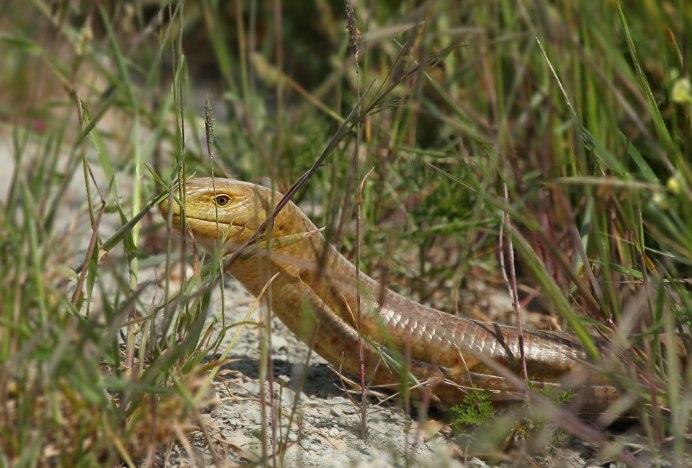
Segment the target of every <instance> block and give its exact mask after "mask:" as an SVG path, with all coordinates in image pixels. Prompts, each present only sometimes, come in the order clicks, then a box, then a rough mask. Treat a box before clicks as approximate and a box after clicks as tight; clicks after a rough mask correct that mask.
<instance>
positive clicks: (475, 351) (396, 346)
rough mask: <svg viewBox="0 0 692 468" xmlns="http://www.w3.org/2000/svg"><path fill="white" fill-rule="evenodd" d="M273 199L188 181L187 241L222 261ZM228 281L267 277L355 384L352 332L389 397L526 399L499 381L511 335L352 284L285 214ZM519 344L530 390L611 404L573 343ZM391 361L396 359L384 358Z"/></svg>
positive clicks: (285, 308)
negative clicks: (403, 392)
mask: <svg viewBox="0 0 692 468" xmlns="http://www.w3.org/2000/svg"><path fill="white" fill-rule="evenodd" d="M280 198H281V195H280V194H278V193H276V192H273V191H271V190H269V189H267V188H264V187H260V186H257V185H254V184H250V183H247V182H239V181H234V180H229V179H219V178H216V179H213V181H212V179H211V178H200V179H193V180H189V181H187V184H186V186H185V197H184V203H183V205H184V207H185V208H184V211H185V220H186V225H187V229H188V232H189V233H190V234H191V235H192V237H193V238H194V240H195V241H196V242H197V243H199V244H201V245H203V246H204V247H205V248H207V249H211V250H213V249H214V248H217V247H219V248H221V249H222V251H223V253H224V254H229V253H231V252H234V251H235V250H237V249H238V248H239V247H240V246H241V245H243V244H244V243H245V242H246V241H247V240H248V239H250V237H251V236H252V235H253V234H254V233H255V232H256V230H257V229H258V228H259V226H260V225H261V224H262V222H263V221H264V220H265V219H266V218H267V217H268V216H269V214H270V213H271V212H272V210H273V209H274V207H275V206H276V204H277V203H278V201H279V200H280ZM171 207H172V211H173V214H172V218H173V225H174V226H175V227H177V228H179V226H180V224H181V209H180V207H179V206H178V204H177V203H169V202H168V200H165V201H163V202H162V203H161V205H160V209H161V212H162V214H163V216H164V217H167V216H168V213H169V211H170V210H171ZM306 233H307V234H306ZM325 250H326V252H325ZM320 262H322V263H320ZM319 265H322V267H320V266H319ZM229 272H230V273H231V274H232V275H233V276H234V277H236V278H237V279H238V280H239V281H240V282H241V283H242V284H243V285H244V286H245V287H246V288H247V289H248V290H249V291H250V292H251V293H252V294H254V295H256V296H257V295H259V294H260V293H261V291H262V289H263V288H264V286H265V285H266V284H267V282H268V281H269V280H270V279H271V278H273V280H272V283H271V294H270V295H269V296H270V297H271V306H272V310H273V311H274V313H275V314H276V315H278V316H279V318H281V320H282V321H283V322H284V323H285V324H286V325H287V326H288V328H289V329H290V330H291V331H292V332H293V333H295V334H296V335H297V336H298V337H299V338H300V339H301V340H303V341H304V342H306V343H308V344H311V345H312V346H313V348H314V349H315V351H316V352H317V353H318V354H320V355H321V356H323V357H324V358H325V359H327V360H328V361H329V362H331V363H332V364H333V365H335V366H336V367H337V368H338V369H341V370H342V371H344V372H346V373H349V374H353V375H358V373H359V370H360V357H359V352H358V346H359V332H360V336H363V337H365V338H366V339H365V340H363V341H362V343H363V349H364V353H363V354H364V365H365V370H366V375H367V377H368V379H369V381H370V382H371V383H374V384H378V385H384V386H389V387H393V389H394V390H396V389H397V388H399V389H400V388H401V385H400V384H401V383H402V382H406V383H407V385H408V387H410V388H412V390H413V392H414V393H420V392H422V391H423V390H424V389H425V388H426V386H427V388H428V389H429V390H430V391H431V392H432V394H433V395H434V398H435V399H436V401H437V402H438V403H439V404H440V405H443V406H445V405H451V404H455V403H458V402H461V401H462V400H463V398H464V396H465V394H466V392H467V391H468V390H469V389H471V388H482V389H486V390H490V391H491V392H493V399H494V400H495V401H498V402H507V401H509V402H512V401H520V400H522V399H523V398H524V390H525V388H524V389H522V385H521V384H520V383H519V384H517V379H507V378H505V377H507V372H509V373H510V374H518V369H519V356H520V354H519V353H520V350H519V334H518V331H517V329H516V328H514V327H511V326H507V325H498V324H494V323H485V322H480V321H476V320H470V319H466V318H462V317H459V316H455V315H450V314H447V313H444V312H440V311H438V310H435V309H432V308H430V307H426V306H424V305H421V304H418V303H416V302H414V301H411V300H408V299H406V298H404V297H402V296H400V295H399V294H397V293H395V292H392V291H389V290H388V289H386V288H383V287H382V286H381V285H379V284H378V283H377V282H376V281H375V280H373V279H372V278H370V277H369V276H367V275H365V274H363V273H361V274H360V276H359V278H358V279H357V278H356V269H355V267H354V266H353V264H351V263H350V262H349V261H348V260H347V259H346V258H345V257H343V256H342V255H341V254H340V253H339V252H337V251H336V249H334V247H332V246H331V245H329V244H328V243H327V242H326V241H325V239H324V237H323V236H322V235H321V233H320V232H319V231H317V230H316V228H315V226H314V224H313V223H312V222H311V221H310V220H309V219H308V218H307V217H306V216H305V214H303V212H302V211H300V209H299V208H298V207H297V206H296V205H294V204H293V203H289V204H288V205H286V206H285V207H284V208H283V209H282V210H281V211H280V212H279V214H278V215H277V217H276V218H275V220H274V224H273V229H271V230H270V231H267V234H265V235H263V236H262V243H261V244H260V245H259V246H255V248H254V250H253V254H252V255H243V256H241V257H240V258H238V260H237V261H236V262H235V263H234V264H233V265H232V266H231V267H230V270H229ZM356 285H358V290H359V291H360V296H361V302H360V320H357V319H356V317H357V316H358V311H359V308H358V302H357V294H356ZM523 337H524V353H525V356H526V366H527V371H528V377H529V381H530V383H531V385H532V386H535V387H550V388H554V389H556V390H563V389H567V388H574V389H577V390H578V393H579V396H580V397H581V398H580V401H581V402H582V403H583V406H582V408H581V410H582V411H583V412H585V413H598V412H600V411H602V410H603V409H605V408H606V407H607V406H608V405H609V403H610V402H612V401H613V400H614V399H616V398H617V397H618V394H617V391H616V390H615V389H614V388H613V387H611V386H609V385H606V384H604V383H603V382H602V381H601V380H600V379H596V380H595V381H594V380H593V379H592V381H591V382H590V383H585V380H584V376H585V375H590V374H592V373H591V372H589V371H588V367H587V365H586V363H585V360H586V355H585V353H584V351H583V349H582V347H581V345H580V344H579V343H578V342H577V341H576V339H575V338H574V337H573V336H572V335H569V334H566V333H555V332H545V331H538V330H524V331H523ZM393 355H396V356H399V357H400V358H399V359H398V360H396V359H389V358H388V357H391V356H393ZM401 356H405V358H404V359H401ZM397 362H399V363H401V362H403V364H397ZM498 365H499V366H498ZM402 366H403V368H402ZM501 367H504V368H505V373H502V372H501V370H502V369H501ZM405 369H408V371H409V372H404V370H405ZM402 375H407V376H408V378H406V379H404V378H402V377H401V376H402ZM591 377H592V376H591ZM568 381H570V382H571V383H572V385H571V386H569V387H568V386H567V385H566V384H565V383H564V382H568ZM575 382H579V383H578V384H575Z"/></svg>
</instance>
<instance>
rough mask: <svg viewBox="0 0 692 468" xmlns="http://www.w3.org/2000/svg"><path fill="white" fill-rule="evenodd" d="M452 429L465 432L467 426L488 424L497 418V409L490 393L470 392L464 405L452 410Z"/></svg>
mask: <svg viewBox="0 0 692 468" xmlns="http://www.w3.org/2000/svg"><path fill="white" fill-rule="evenodd" d="M450 412H451V414H452V428H454V429H455V430H458V431H463V430H464V429H465V428H466V427H467V426H480V425H481V424H487V423H488V422H490V421H491V420H492V418H493V417H494V416H495V408H494V407H493V405H492V403H490V393H489V392H486V391H473V392H469V393H468V394H467V395H466V398H464V403H463V404H461V405H456V406H454V407H452V409H451V410H450Z"/></svg>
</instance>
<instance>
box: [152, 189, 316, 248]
mask: <svg viewBox="0 0 692 468" xmlns="http://www.w3.org/2000/svg"><path fill="white" fill-rule="evenodd" d="M280 199H281V194H279V193H277V192H274V191H273V190H270V189H268V188H265V187H262V186H259V185H255V184H251V183H248V182H240V181H236V180H231V179H221V178H207V177H205V178H198V179H189V180H187V182H186V184H185V189H184V197H183V200H181V202H182V204H178V203H177V202H176V201H172V200H170V199H165V200H163V201H162V202H161V203H160V205H159V209H160V210H161V214H162V216H163V217H164V218H165V219H168V216H169V212H171V211H172V221H173V227H174V228H176V229H178V230H180V226H181V224H182V219H183V217H184V218H185V224H186V231H187V232H189V233H190V234H191V235H192V237H193V238H194V239H195V241H196V242H198V243H199V244H201V245H202V246H204V247H205V248H207V249H213V248H214V247H215V246H217V245H223V246H224V247H228V248H229V249H230V250H233V247H238V246H240V245H242V244H244V243H245V242H246V241H247V240H248V239H250V237H251V236H252V235H253V234H255V232H256V231H257V230H258V229H259V227H260V226H261V225H262V223H263V222H264V221H265V220H266V219H267V217H268V216H269V215H270V214H271V212H272V210H273V209H274V207H275V206H276V204H277V203H278V202H279V200H280ZM294 210H297V208H296V207H295V205H293V204H292V203H289V204H288V205H287V206H285V207H284V209H282V210H281V212H279V214H278V216H277V217H276V219H275V220H274V225H273V229H272V231H271V234H270V235H269V236H270V237H280V236H285V235H290V234H295V233H299V232H302V231H303V230H304V229H305V227H304V226H303V227H302V228H301V226H297V225H296V222H295V221H293V220H294V219H295V217H292V216H291V213H292V212H293V211H294ZM265 238H266V237H265ZM224 250H226V249H224Z"/></svg>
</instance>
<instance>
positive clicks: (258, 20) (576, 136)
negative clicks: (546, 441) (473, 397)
mask: <svg viewBox="0 0 692 468" xmlns="http://www.w3.org/2000/svg"><path fill="white" fill-rule="evenodd" d="M349 10H351V11H352V12H353V16H352V18H351V23H352V24H351V26H350V27H349V25H348V23H349V19H348V15H347V11H349ZM691 32H692V8H691V7H690V4H689V2H688V1H687V0H662V1H660V2H652V1H644V0H632V1H622V2H617V1H600V2H594V1H586V0H565V1H562V2H548V1H541V0H537V1H519V0H518V1H510V0H506V1H504V0H496V1H487V2H486V1H458V0H449V1H435V2H414V1H396V0H387V1H381V2H353V4H352V5H351V3H350V2H346V3H345V4H344V3H342V2H339V1H327V0H304V1H303V0H301V1H290V2H289V1H283V2H282V1H280V0H275V1H273V2H259V1H250V0H248V1H240V0H238V1H213V0H212V1H203V2H183V1H172V2H163V1H154V0H131V1H122V2H115V1H99V2H91V1H68V0H65V1H61V0H55V1H47V0H34V1H32V2H20V1H17V0H9V1H6V2H4V4H3V14H2V16H1V17H0V466H6V465H16V466H27V465H46V464H48V465H74V464H75V463H78V462H79V463H81V464H84V465H96V464H98V465H101V464H106V463H108V464H118V463H126V464H130V465H132V464H136V463H139V462H141V461H143V460H149V461H150V462H152V463H153V460H154V456H155V453H156V451H157V450H159V449H160V448H161V447H162V446H163V444H169V443H176V442H177V443H180V444H183V445H185V444H186V442H185V439H186V435H187V434H189V433H190V432H191V431H200V430H201V431H202V432H203V433H205V432H204V430H203V429H204V428H203V426H204V423H203V421H202V419H201V417H200V412H201V411H202V410H203V408H204V407H205V406H206V405H207V404H209V402H210V396H209V391H208V390H209V384H210V381H211V378H212V377H213V375H214V372H215V371H214V369H217V367H216V363H215V362H206V361H205V363H203V361H202V360H203V359H204V358H207V357H210V356H221V357H223V356H224V355H223V354H222V350H221V349H220V340H221V336H222V335H223V333H220V332H219V330H221V332H223V331H226V330H227V329H229V328H231V327H232V326H233V324H230V323H226V319H225V318H224V315H223V314H222V313H221V314H220V313H219V311H218V310H212V308H211V307H210V306H209V304H210V295H211V289H210V288H208V287H206V286H207V285H210V284H213V283H214V281H216V278H218V277H219V274H220V272H219V271H218V262H213V261H212V262H202V263H201V265H200V264H197V263H195V269H194V273H193V274H192V275H185V273H184V271H183V270H181V269H180V268H179V267H177V266H175V265H176V263H175V261H177V260H183V261H184V259H182V258H181V255H185V254H186V253H187V254H189V253H192V248H190V247H188V248H187V250H186V251H182V252H181V250H180V248H178V247H177V246H176V245H177V244H175V243H174V242H175V241H174V240H171V238H169V236H168V231H167V230H166V228H165V226H164V223H162V222H161V220H159V217H158V215H157V213H156V212H155V210H152V211H149V209H150V208H151V207H152V206H153V205H154V202H155V201H157V200H158V199H160V198H157V197H160V196H162V194H164V193H165V194H167V193H168V192H169V190H170V187H171V185H172V182H173V181H174V180H176V179H178V178H182V177H183V176H184V175H185V176H187V175H191V174H198V175H204V176H206V175H210V174H215V175H216V176H228V177H233V178H238V179H243V180H249V181H255V182H265V183H266V181H271V182H270V183H272V184H273V185H274V186H275V187H276V188H277V189H280V190H285V189H286V188H288V187H289V186H290V185H291V184H292V183H293V182H294V181H295V180H297V179H298V178H299V177H300V176H301V175H302V174H303V173H305V171H306V170H308V169H309V168H310V167H311V166H312V165H313V164H314V162H315V161H316V159H317V157H318V156H319V155H320V154H321V153H322V154H323V155H324V156H325V159H324V162H323V163H322V164H321V165H320V166H319V167H318V168H317V171H316V172H315V174H314V176H313V177H312V178H311V180H310V181H309V182H308V183H307V184H306V185H305V187H304V189H303V190H302V191H300V192H299V193H298V194H297V196H296V198H295V201H296V202H298V203H300V204H301V206H303V207H304V208H305V209H306V211H307V212H308V214H309V215H310V216H311V217H312V218H313V219H314V220H315V222H316V224H317V225H319V226H326V231H325V232H326V234H327V235H328V236H329V237H330V239H331V240H332V242H334V243H336V244H337V245H339V246H340V248H341V250H342V251H343V252H344V253H345V254H346V255H348V256H350V258H351V259H353V260H357V261H358V262H360V265H361V267H362V269H363V270H364V271H368V272H370V273H372V274H373V275H374V276H375V277H377V278H379V279H381V280H383V281H386V282H387V284H388V285H390V286H391V287H392V288H394V289H397V290H398V291H401V292H402V293H404V294H406V295H408V296H410V297H412V298H414V299H416V300H419V301H422V302H424V303H427V304H431V305H434V306H437V307H440V308H443V309H444V310H447V311H449V312H454V313H464V314H467V315H472V316H474V317H476V318H484V317H487V316H488V314H491V312H489V309H488V307H486V306H484V305H483V304H485V302H483V301H486V300H487V297H485V296H486V295H487V294H486V293H484V292H483V291H491V290H499V291H506V285H508V286H510V289H512V290H514V291H516V293H517V295H518V299H519V301H520V303H521V304H522V305H523V306H525V307H527V308H528V309H529V310H532V311H537V312H539V316H541V317H545V318H547V322H548V323H549V324H550V326H551V327H553V328H562V329H565V330H569V331H572V332H575V333H576V334H577V336H578V337H579V339H580V340H581V341H582V343H583V344H584V346H585V348H586V349H595V347H594V343H593V340H594V337H595V336H602V337H605V338H607V339H608V340H609V341H610V342H611V343H612V349H613V350H614V354H613V355H617V356H619V358H618V360H619V361H624V362H625V368H624V369H621V367H620V368H616V367H617V366H614V364H615V363H613V362H612V361H613V359H612V358H606V357H604V358H603V359H596V360H595V362H596V365H597V366H598V367H599V369H600V370H601V371H602V372H603V373H604V374H605V375H607V376H608V377H609V378H610V379H611V380H612V383H613V384H614V385H616V386H617V387H618V388H620V389H621V390H622V392H623V394H624V395H625V396H626V398H624V399H623V400H624V403H623V404H622V406H621V407H618V408H613V409H612V411H611V412H610V413H609V414H607V415H605V416H604V417H603V418H602V419H601V420H600V421H599V425H598V426H595V427H594V426H588V428H589V431H587V430H585V429H584V430H581V429H576V430H575V429H574V426H570V427H572V429H571V430H570V433H571V434H573V435H576V436H577V437H583V438H585V439H588V440H589V441H591V442H594V443H596V444H597V445H598V446H599V447H600V448H602V449H603V450H602V452H601V453H602V455H603V456H604V457H608V456H610V457H612V456H616V457H620V458H621V459H625V460H631V458H629V459H628V458H626V457H627V456H629V455H627V454H626V450H627V449H626V448H623V446H622V445H620V444H618V443H616V442H614V440H615V438H614V437H612V435H611V434H610V433H608V432H607V431H605V430H604V429H603V427H605V426H606V425H608V424H609V423H611V422H612V421H614V420H615V419H617V418H618V416H620V415H622V414H624V413H625V412H627V411H630V413H631V414H635V415H636V416H637V418H638V421H639V422H638V423H637V426H636V427H637V431H639V433H640V434H641V435H642V437H643V438H644V440H645V441H646V450H645V451H646V452H648V453H649V454H654V456H660V457H663V459H664V460H670V461H671V462H672V463H679V462H680V460H682V459H683V457H684V456H685V452H686V450H687V449H688V448H689V433H690V408H691V407H692V391H691V389H690V381H691V379H692V367H691V366H692V365H691V364H690V360H689V356H688V354H689V350H690V324H691V322H692V298H691V297H690V282H691V277H692V275H691V274H692V268H691V267H692V255H691V253H692V185H691V182H692V172H691V169H690V161H691V158H690V156H691V155H692V85H691V83H690V50H691V49H692V42H691V41H692V39H691V37H690V34H691ZM207 99H208V101H209V104H208V106H209V108H210V109H211V113H213V117H211V118H210V119H209V120H208V122H207V126H208V127H211V126H212V125H213V138H212V135H211V131H210V130H209V131H206V132H205V124H204V119H205V101H206V100H207ZM206 112H207V113H208V112H209V111H206ZM209 115H210V116H211V115H212V114H209ZM344 123H346V125H343V124H344ZM328 142H330V144H329V145H328ZM208 145H209V146H208ZM159 182H162V183H159ZM356 212H357V213H359V215H358V219H359V222H358V224H357V225H356V222H355V220H356V215H355V213H356ZM217 260H218V259H217ZM503 273H507V274H506V275H505V276H507V278H504V277H503ZM515 283H516V284H515ZM479 284H480V285H482V287H480V289H479V287H478V285H479ZM513 284H514V286H512V285H513ZM474 285H476V286H475V288H474ZM154 289H155V290H156V291H158V292H157V293H155V294H154V293H152V290H154ZM474 291H475V292H474ZM227 306H228V305H227ZM508 317H509V318H507V319H506V320H507V321H509V323H514V322H513V321H514V320H515V319H514V312H513V311H512V308H511V307H510V310H509V315H508ZM491 318H492V319H494V320H496V319H498V317H496V316H493V317H491ZM619 364H621V362H620V363H619ZM258 365H259V364H258ZM618 369H619V370H618ZM210 371H211V374H210ZM575 420H576V419H575ZM563 424H564V425H565V426H567V423H564V421H563ZM579 427H581V426H579ZM594 434H595V435H594ZM496 450H497V449H496ZM630 455H631V454H630ZM263 456H265V457H266V456H267V453H264V454H263ZM623 457H624V458H623ZM265 461H266V458H265Z"/></svg>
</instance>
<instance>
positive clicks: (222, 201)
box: [214, 194, 231, 206]
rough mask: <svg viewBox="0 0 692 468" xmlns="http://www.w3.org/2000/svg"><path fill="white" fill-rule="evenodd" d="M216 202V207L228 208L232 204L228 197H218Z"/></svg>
mask: <svg viewBox="0 0 692 468" xmlns="http://www.w3.org/2000/svg"><path fill="white" fill-rule="evenodd" d="M214 201H215V202H216V206H226V205H228V204H229V203H230V202H231V197H229V196H228V195H223V194H222V195H217V196H215V197H214Z"/></svg>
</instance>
